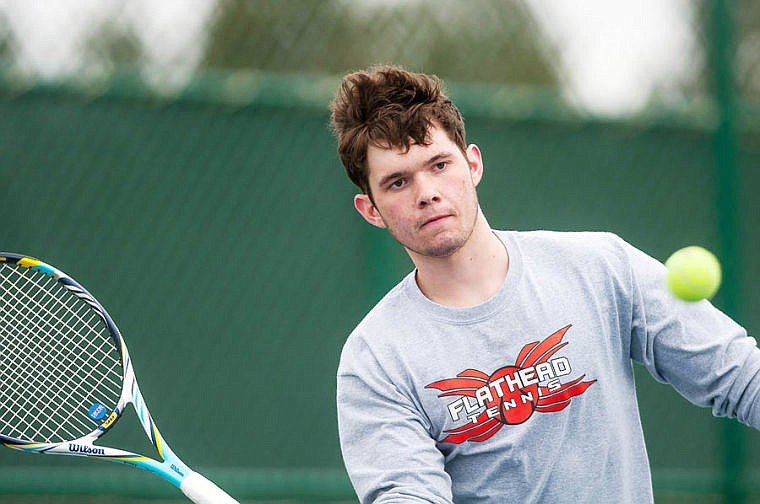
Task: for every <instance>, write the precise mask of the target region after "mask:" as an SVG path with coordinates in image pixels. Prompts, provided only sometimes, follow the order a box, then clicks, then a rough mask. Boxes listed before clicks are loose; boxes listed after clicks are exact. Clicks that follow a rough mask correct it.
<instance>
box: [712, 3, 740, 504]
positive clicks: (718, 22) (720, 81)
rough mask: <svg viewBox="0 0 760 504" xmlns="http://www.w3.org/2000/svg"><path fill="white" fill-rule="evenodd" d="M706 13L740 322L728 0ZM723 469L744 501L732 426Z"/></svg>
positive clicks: (728, 280) (721, 186)
mask: <svg viewBox="0 0 760 504" xmlns="http://www.w3.org/2000/svg"><path fill="white" fill-rule="evenodd" d="M711 7H712V9H711V12H710V20H711V23H712V26H711V28H712V29H711V30H710V31H711V34H712V36H711V41H712V43H711V58H710V61H711V67H712V68H711V72H710V73H711V75H712V85H713V97H714V100H715V105H716V111H717V114H718V123H717V125H716V129H715V132H714V137H713V138H714V148H715V172H716V180H717V184H718V187H717V193H718V194H717V196H718V226H719V229H718V237H719V239H720V250H719V254H720V256H721V259H722V262H723V288H722V293H721V294H722V300H723V307H722V308H723V309H724V310H725V311H726V312H727V313H728V314H729V315H731V316H733V317H734V318H738V319H739V320H741V316H740V312H741V308H740V301H739V297H740V292H741V285H740V275H738V274H737V271H739V269H740V266H739V239H740V235H739V230H740V229H741V226H740V225H739V218H740V215H741V213H740V211H739V208H738V206H739V194H738V192H739V191H738V184H737V182H738V180H737V174H736V143H735V138H734V118H735V111H734V69H733V55H734V40H733V32H734V17H733V2H732V1H731V0H713V1H712V5H711ZM723 425H724V428H723V447H724V451H723V470H724V480H723V481H724V485H723V487H724V496H725V498H726V502H731V503H733V504H740V503H743V502H745V500H746V491H745V485H744V484H743V474H744V465H745V453H744V432H743V430H742V427H741V426H740V425H739V424H738V423H736V422H733V421H731V422H724V424H723Z"/></svg>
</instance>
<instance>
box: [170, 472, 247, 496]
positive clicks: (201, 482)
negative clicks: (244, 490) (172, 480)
mask: <svg viewBox="0 0 760 504" xmlns="http://www.w3.org/2000/svg"><path fill="white" fill-rule="evenodd" d="M179 488H180V490H182V493H183V494H185V496H187V498H188V499H190V500H191V501H193V502H195V504H240V503H239V502H238V501H236V500H235V499H233V498H232V497H230V496H229V495H227V493H226V492H225V491H224V490H222V489H221V488H219V487H218V486H216V485H215V484H214V483H213V482H211V481H210V480H208V479H206V478H205V477H203V476H202V475H201V474H198V473H197V472H194V471H193V472H191V473H190V474H188V475H187V477H185V479H184V480H182V483H181V484H180V486H179Z"/></svg>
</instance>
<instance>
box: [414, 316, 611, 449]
mask: <svg viewBox="0 0 760 504" xmlns="http://www.w3.org/2000/svg"><path fill="white" fill-rule="evenodd" d="M568 329H570V326H569V325H568V326H566V327H563V328H562V329H560V330H559V331H557V332H555V333H554V334H552V335H551V336H549V337H548V338H546V339H545V340H543V341H541V342H538V341H535V342H533V343H528V344H527V345H525V346H524V347H523V349H522V350H521V351H520V354H519V355H518V356H517V360H516V361H515V364H514V365H513V366H506V367H503V368H501V369H498V370H496V371H495V372H494V373H493V374H491V375H490V376H489V375H487V374H485V373H483V372H482V371H478V370H475V369H467V370H465V371H462V372H461V373H459V374H458V375H457V377H456V378H447V379H445V380H440V381H437V382H434V383H431V384H430V385H428V386H427V387H425V388H434V389H438V390H440V391H443V393H442V394H440V395H439V396H438V397H448V396H459V399H458V400H456V401H454V402H452V403H450V404H449V405H448V408H449V413H450V414H451V416H452V419H454V420H459V419H461V418H462V417H463V416H466V417H467V418H468V419H469V422H468V423H467V424H465V425H463V426H461V427H457V428H455V429H451V430H447V431H446V433H448V434H449V435H448V436H447V437H446V438H445V439H443V442H445V443H456V444H459V443H463V442H465V441H474V442H481V441H485V440H486V439H488V438H490V437H491V436H493V435H494V434H496V433H497V432H498V431H499V430H500V429H501V428H502V427H504V426H505V425H516V424H521V423H523V422H525V421H526V420H528V419H529V418H530V417H531V416H533V413H535V412H539V413H552V412H556V411H561V410H563V409H565V408H566V407H567V406H568V405H570V400H571V399H572V398H573V397H575V396H578V395H581V394H583V393H584V392H585V391H586V389H588V388H589V387H590V386H591V385H592V384H593V383H595V382H596V380H591V381H582V380H583V378H585V376H586V375H582V376H580V377H579V378H576V379H574V380H572V381H570V382H567V383H564V384H563V383H561V381H560V377H564V376H566V375H567V374H569V373H570V372H571V369H570V363H569V361H568V360H567V359H566V358H564V357H555V358H552V357H554V355H555V354H556V353H557V352H558V351H559V350H561V349H562V348H563V347H565V346H566V345H567V342H564V343H563V342H562V338H563V337H564V336H565V333H566V332H567V330H568ZM541 383H543V384H544V385H541ZM468 398H472V399H474V400H475V401H474V402H472V401H471V399H468Z"/></svg>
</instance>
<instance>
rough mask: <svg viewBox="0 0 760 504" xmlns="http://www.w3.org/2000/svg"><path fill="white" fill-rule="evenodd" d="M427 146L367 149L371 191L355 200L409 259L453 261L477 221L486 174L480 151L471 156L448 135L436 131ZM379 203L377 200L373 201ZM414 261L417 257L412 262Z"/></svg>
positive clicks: (474, 148)
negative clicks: (480, 184) (478, 188)
mask: <svg viewBox="0 0 760 504" xmlns="http://www.w3.org/2000/svg"><path fill="white" fill-rule="evenodd" d="M429 140H430V143H429V144H428V145H418V144H412V146H411V148H410V149H409V151H407V152H404V151H403V150H402V149H399V148H391V149H381V148H379V147H375V146H370V147H369V148H368V150H367V165H368V167H369V186H370V190H371V191H372V196H373V197H372V199H370V198H369V196H368V195H366V194H359V195H357V196H356V197H355V198H354V205H355V207H356V209H357V210H358V211H359V213H360V214H361V215H362V216H363V217H364V218H365V219H366V220H367V221H368V222H369V223H370V224H373V225H375V226H377V227H381V228H387V229H388V231H389V232H390V234H391V235H392V236H393V237H394V238H395V239H396V241H398V242H399V243H401V245H403V246H404V247H405V248H406V249H407V251H409V252H410V254H412V255H413V254H417V255H419V256H425V257H448V256H450V255H452V254H453V253H454V252H456V251H457V250H459V249H460V248H461V247H462V246H463V245H464V244H465V243H466V242H467V240H468V239H469V237H470V235H471V234H472V231H473V229H474V227H475V223H476V221H477V218H478V213H479V208H478V198H477V193H476V191H475V187H476V186H477V184H478V182H480V178H481V176H482V173H483V164H482V159H481V155H480V151H479V150H478V148H477V146H475V145H470V146H469V147H468V148H467V157H465V155H464V154H463V153H462V151H460V150H459V148H458V147H457V145H456V144H455V143H454V142H452V141H451V140H450V139H449V137H448V136H447V135H446V133H445V132H444V131H443V130H442V129H440V128H438V127H435V126H433V127H431V128H430V131H429ZM373 200H374V201H373ZM412 258H413V259H414V256H413V257H412Z"/></svg>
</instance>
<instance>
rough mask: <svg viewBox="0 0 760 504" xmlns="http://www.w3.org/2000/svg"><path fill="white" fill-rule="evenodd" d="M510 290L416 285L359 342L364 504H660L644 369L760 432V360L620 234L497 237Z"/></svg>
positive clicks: (348, 437) (349, 359)
mask: <svg viewBox="0 0 760 504" xmlns="http://www.w3.org/2000/svg"><path fill="white" fill-rule="evenodd" d="M497 235H498V236H499V238H500V239H501V240H502V241H503V242H504V244H505V246H506V248H507V251H508V253H509V257H510V269H509V272H508V274H507V277H506V280H505V282H504V284H503V286H502V288H501V289H500V291H499V292H498V293H497V294H496V295H495V296H494V297H493V298H491V299H489V300H488V301H486V302H485V303H483V304H481V305H478V306H475V307H472V308H447V307H444V306H441V305H438V304H435V303H433V302H431V301H430V300H428V299H427V298H426V297H425V296H424V295H423V294H422V293H421V292H420V290H419V288H418V287H417V285H416V282H415V280H414V274H413V273H412V274H410V275H409V276H407V277H406V278H405V279H404V280H403V281H401V282H400V283H399V284H398V285H397V286H396V287H395V288H394V289H393V290H391V291H390V292H389V293H388V294H387V295H386V296H385V297H384V298H383V299H382V300H381V301H380V302H379V303H378V304H377V305H376V306H375V307H374V308H373V309H372V311H370V313H369V314H367V316H366V317H365V318H364V320H363V321H362V322H361V323H360V324H359V325H358V326H357V327H356V329H355V330H354V331H353V332H352V334H351V335H350V336H349V338H348V340H347V342H346V344H345V347H344V349H343V354H342V356H341V362H340V366H339V369H338V384H337V385H338V389H337V400H338V422H339V431H340V440H341V448H342V452H343V457H344V461H345V464H346V467H347V470H348V473H349V476H350V477H351V480H352V483H353V485H354V487H355V489H356V491H357V494H358V495H359V497H360V499H361V502H377V503H380V502H382V503H399V502H433V503H448V502H456V503H457V504H465V503H493V504H503V503H507V502H516V503H530V502H552V503H573V504H576V503H578V502H596V503H603V502H610V503H612V502H614V503H624V502H651V501H652V486H651V481H650V471H649V463H648V460H647V454H646V448H645V445H644V437H643V434H642V429H641V423H640V420H639V411H638V406H637V401H636V392H635V387H634V381H633V369H632V361H637V362H640V363H641V364H643V365H644V366H646V368H647V369H648V370H649V372H650V373H651V374H652V376H654V378H655V379H657V380H659V381H662V382H665V383H669V384H671V385H672V386H673V387H674V388H675V389H676V390H678V392H680V393H681V394H682V395H683V396H685V397H686V398H687V399H688V400H690V401H691V402H693V403H694V404H697V405H700V406H707V407H711V408H712V410H713V413H714V414H715V415H717V416H730V417H736V418H737V419H738V420H739V421H741V422H743V423H746V424H749V425H752V426H754V427H756V428H758V427H760V399H759V398H760V350H758V348H757V346H756V342H755V340H754V339H753V338H750V337H748V336H747V334H746V332H745V331H744V330H743V329H742V328H741V327H740V326H739V325H737V324H736V323H735V322H733V321H732V320H731V319H730V318H728V317H727V316H725V315H724V314H723V313H721V312H720V311H719V310H717V309H715V308H714V307H713V306H712V305H711V304H710V303H709V302H707V301H702V302H698V303H686V302H683V301H679V300H676V299H675V298H674V297H673V296H672V295H671V294H670V293H669V292H668V291H667V290H666V289H665V287H664V280H663V277H664V267H663V266H662V264H660V263H659V262H658V261H656V260H654V259H652V258H651V257H649V256H647V255H646V254H644V253H642V252H640V251H639V250H637V249H635V248H633V247H631V246H630V245H628V244H627V243H625V242H624V241H623V240H621V239H620V238H618V237H616V236H614V235H611V234H607V233H555V232H545V231H535V232H497Z"/></svg>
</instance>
